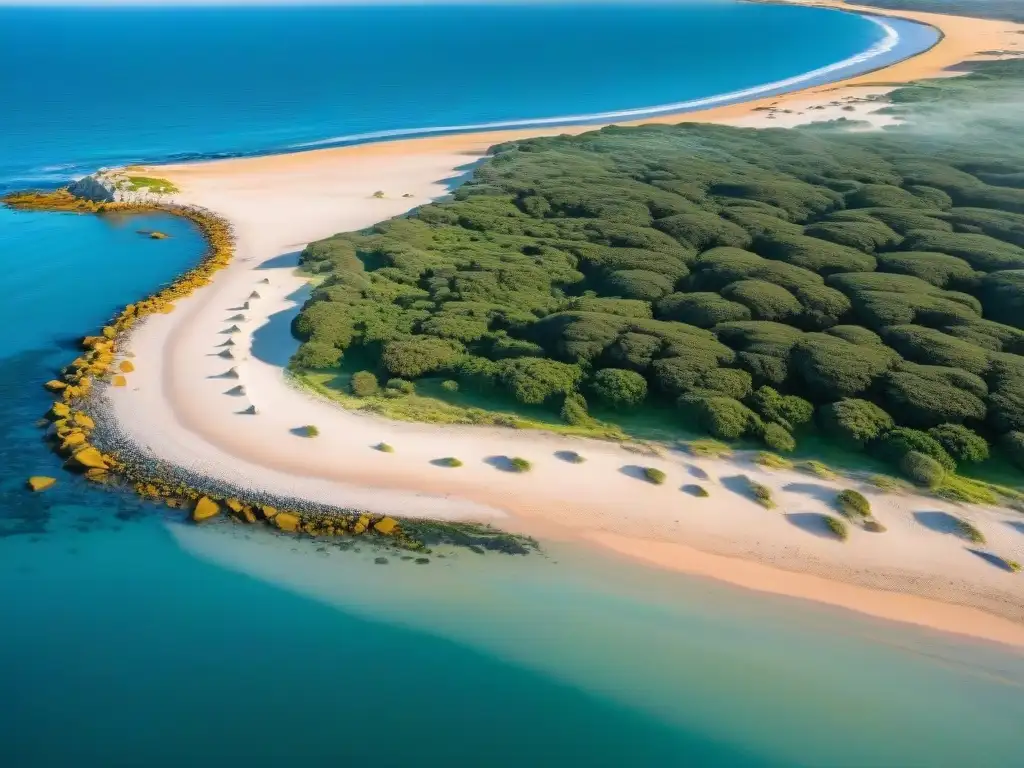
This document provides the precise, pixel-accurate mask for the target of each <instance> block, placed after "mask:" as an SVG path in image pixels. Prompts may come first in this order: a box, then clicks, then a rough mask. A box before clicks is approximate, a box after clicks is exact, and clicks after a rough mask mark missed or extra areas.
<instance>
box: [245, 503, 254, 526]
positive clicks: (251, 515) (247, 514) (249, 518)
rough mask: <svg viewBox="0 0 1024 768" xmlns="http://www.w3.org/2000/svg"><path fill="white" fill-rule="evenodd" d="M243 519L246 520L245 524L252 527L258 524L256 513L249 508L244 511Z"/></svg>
mask: <svg viewBox="0 0 1024 768" xmlns="http://www.w3.org/2000/svg"><path fill="white" fill-rule="evenodd" d="M242 517H243V518H245V522H247V523H249V524H250V525H252V524H253V523H255V522H256V513H254V512H253V511H252V510H251V509H249V507H245V508H244V509H243V510H242Z"/></svg>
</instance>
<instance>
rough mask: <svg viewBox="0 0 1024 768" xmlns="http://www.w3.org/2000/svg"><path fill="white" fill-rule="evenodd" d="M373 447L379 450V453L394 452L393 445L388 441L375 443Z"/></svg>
mask: <svg viewBox="0 0 1024 768" xmlns="http://www.w3.org/2000/svg"><path fill="white" fill-rule="evenodd" d="M374 447H375V448H376V449H377V450H378V451H380V452H381V453H394V452H395V449H394V446H391V445H389V444H388V443H377V445H376V446H374Z"/></svg>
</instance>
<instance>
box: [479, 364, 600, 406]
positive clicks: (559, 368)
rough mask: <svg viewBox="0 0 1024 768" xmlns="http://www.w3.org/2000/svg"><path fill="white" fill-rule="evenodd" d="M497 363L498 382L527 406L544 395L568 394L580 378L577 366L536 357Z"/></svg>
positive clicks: (543, 398) (543, 397)
mask: <svg viewBox="0 0 1024 768" xmlns="http://www.w3.org/2000/svg"><path fill="white" fill-rule="evenodd" d="M498 365H499V366H500V368H499V371H500V373H499V376H500V381H501V383H502V385H503V386H504V387H505V389H506V390H507V391H508V392H509V394H511V395H512V396H513V397H515V399H516V400H518V401H519V402H521V403H526V404H527V405H540V404H541V403H543V402H544V401H546V400H547V399H548V398H552V397H554V396H556V395H559V394H562V395H565V394H569V393H570V392H572V391H573V390H574V389H575V388H576V384H577V383H578V382H579V380H580V379H581V378H582V377H583V372H582V371H581V370H580V369H579V367H578V366H575V365H568V364H567V363H560V362H558V361H556V360H546V359H544V358H539V357H517V358H513V359H511V360H502V361H501V362H500V363H499V364H498Z"/></svg>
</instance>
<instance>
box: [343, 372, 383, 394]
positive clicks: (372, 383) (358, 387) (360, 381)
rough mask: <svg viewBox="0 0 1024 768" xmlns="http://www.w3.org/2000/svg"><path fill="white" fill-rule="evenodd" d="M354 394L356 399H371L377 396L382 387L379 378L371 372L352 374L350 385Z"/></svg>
mask: <svg viewBox="0 0 1024 768" xmlns="http://www.w3.org/2000/svg"><path fill="white" fill-rule="evenodd" d="M349 386H351V388H352V394H353V395H355V396H356V397H370V396H372V395H375V394H377V391H378V389H379V388H380V386H379V385H378V384H377V377H376V376H374V375H373V374H372V373H370V372H369V371H359V372H358V373H353V374H352V381H351V383H350V385H349Z"/></svg>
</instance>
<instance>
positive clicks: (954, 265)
mask: <svg viewBox="0 0 1024 768" xmlns="http://www.w3.org/2000/svg"><path fill="white" fill-rule="evenodd" d="M877 258H878V268H879V270H881V271H883V272H893V273H896V274H900V275H910V276H911V277H916V278H918V279H920V280H924V281H925V282H926V283H929V284H930V285H934V286H935V287H937V288H960V289H962V288H966V287H973V285H974V284H975V282H976V278H977V275H978V272H976V271H975V269H974V267H972V266H971V265H970V264H968V263H967V262H966V261H964V260H963V259H960V258H957V257H956V256H950V255H949V254H946V253H927V252H922V251H895V252H891V253H879V254H877ZM993 277H996V276H995V275H993Z"/></svg>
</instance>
